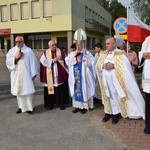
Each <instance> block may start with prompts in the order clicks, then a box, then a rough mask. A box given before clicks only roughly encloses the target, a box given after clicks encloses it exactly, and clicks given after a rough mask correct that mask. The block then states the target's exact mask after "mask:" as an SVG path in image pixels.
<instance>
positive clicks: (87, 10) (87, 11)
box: [85, 6, 89, 19]
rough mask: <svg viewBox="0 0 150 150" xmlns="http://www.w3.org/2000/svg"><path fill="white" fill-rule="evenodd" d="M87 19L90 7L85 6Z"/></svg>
mask: <svg viewBox="0 0 150 150" xmlns="http://www.w3.org/2000/svg"><path fill="white" fill-rule="evenodd" d="M85 19H89V9H88V7H87V6H85Z"/></svg>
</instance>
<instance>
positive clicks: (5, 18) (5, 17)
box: [0, 5, 8, 22]
mask: <svg viewBox="0 0 150 150" xmlns="http://www.w3.org/2000/svg"><path fill="white" fill-rule="evenodd" d="M0 10H1V21H2V22H5V21H8V7H7V5H3V6H1V7H0Z"/></svg>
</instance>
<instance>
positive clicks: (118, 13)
mask: <svg viewBox="0 0 150 150" xmlns="http://www.w3.org/2000/svg"><path fill="white" fill-rule="evenodd" d="M108 10H109V12H110V14H111V15H112V25H113V23H114V21H115V20H116V19H117V18H119V17H126V16H127V10H126V8H125V7H124V6H123V5H122V4H121V3H119V2H118V0H112V1H111V2H110V3H109V7H108ZM111 33H112V35H114V34H115V32H114V29H113V27H112V31H111Z"/></svg>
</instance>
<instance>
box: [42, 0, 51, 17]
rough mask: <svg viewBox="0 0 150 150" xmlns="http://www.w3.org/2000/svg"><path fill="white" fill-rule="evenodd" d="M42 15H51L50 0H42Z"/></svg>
mask: <svg viewBox="0 0 150 150" xmlns="http://www.w3.org/2000/svg"><path fill="white" fill-rule="evenodd" d="M43 7H44V9H43V15H44V17H50V16H52V1H51V0H44V1H43Z"/></svg>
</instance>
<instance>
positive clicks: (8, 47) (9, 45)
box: [7, 40, 11, 52]
mask: <svg viewBox="0 0 150 150" xmlns="http://www.w3.org/2000/svg"><path fill="white" fill-rule="evenodd" d="M10 48H11V44H10V40H7V52H8V51H9V50H10Z"/></svg>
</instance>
